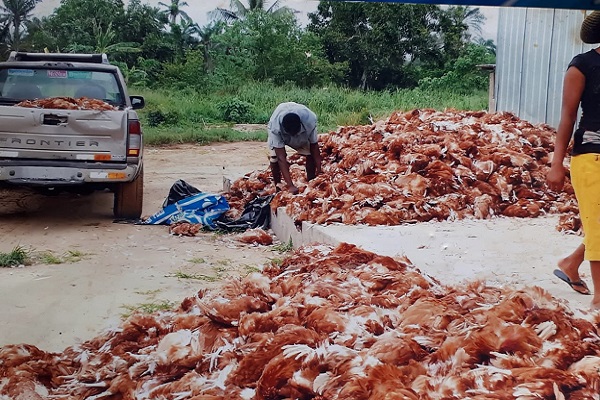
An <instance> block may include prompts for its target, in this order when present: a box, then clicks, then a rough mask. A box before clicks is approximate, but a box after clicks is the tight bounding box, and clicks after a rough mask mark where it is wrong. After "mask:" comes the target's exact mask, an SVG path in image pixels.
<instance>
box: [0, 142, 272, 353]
mask: <svg viewBox="0 0 600 400" xmlns="http://www.w3.org/2000/svg"><path fill="white" fill-rule="evenodd" d="M265 148H266V146H265V144H264V143H262V142H260V143H256V142H250V143H233V144H231V143H229V144H216V145H211V146H193V145H182V146H174V147H165V148H147V149H146V151H145V156H144V157H145V159H144V160H145V161H144V162H145V190H144V215H150V214H153V213H155V212H157V211H159V210H160V209H161V206H162V203H163V201H164V199H165V197H166V196H167V194H168V192H169V188H170V187H171V185H172V184H173V183H174V182H175V181H176V180H177V179H183V180H185V181H186V182H188V183H190V184H191V185H193V186H195V187H196V188H198V189H200V190H201V191H203V192H208V193H220V192H221V191H222V189H223V178H230V179H232V180H233V179H236V178H238V177H241V176H243V175H244V174H245V173H247V172H250V171H253V170H256V169H263V168H266V167H267V164H266V162H267V157H266V150H265ZM112 202H113V196H112V194H111V193H94V194H92V195H89V196H81V197H77V196H73V195H60V196H57V197H45V196H40V195H32V194H30V193H29V192H26V191H20V192H14V191H12V192H10V193H9V192H7V191H6V190H4V191H2V190H0V237H1V238H2V240H1V241H0V251H2V252H8V251H10V250H12V249H13V248H14V247H15V246H22V247H24V248H26V249H28V250H30V251H32V252H35V253H38V254H39V253H41V252H52V254H53V255H55V256H57V257H64V258H67V259H70V260H68V261H67V262H63V263H61V264H54V265H52V264H50V265H48V264H35V265H29V266H25V267H21V268H0V304H1V305H0V321H2V328H1V329H0V346H2V345H5V344H16V343H28V344H32V345H36V346H38V347H40V348H41V349H43V350H48V351H62V350H63V349H64V348H65V347H67V346H70V345H73V344H75V343H76V342H77V341H78V340H87V339H90V338H92V337H94V336H96V335H97V334H98V333H100V332H101V331H102V330H103V329H107V328H110V327H113V326H117V325H118V324H119V323H120V321H121V319H122V315H123V314H127V313H128V312H130V310H131V308H135V307H147V308H152V307H159V306H162V305H168V304H171V303H173V304H175V303H178V302H180V301H181V300H183V299H184V298H185V297H186V296H189V295H193V294H194V293H195V292H196V291H197V290H198V289H199V288H201V287H210V286H214V285H217V284H218V282H219V281H222V280H223V279H225V278H227V277H228V276H237V275H239V274H244V273H247V272H248V271H251V270H253V269H255V268H258V267H260V266H261V265H263V264H264V263H266V262H269V260H271V259H274V258H281V257H282V255H281V253H279V252H278V251H276V250H274V249H273V246H271V247H264V246H262V247H258V246H251V245H245V244H242V243H240V242H238V241H237V240H234V239H233V238H232V236H231V235H225V236H222V235H221V236H218V235H215V234H212V233H201V234H200V235H198V236H196V237H176V236H173V235H170V234H169V232H168V228H167V227H166V226H150V225H132V224H122V223H114V222H113V219H112ZM73 255H76V256H77V257H73ZM69 256H71V257H69ZM78 258H81V259H80V260H78ZM73 261H75V262H73Z"/></svg>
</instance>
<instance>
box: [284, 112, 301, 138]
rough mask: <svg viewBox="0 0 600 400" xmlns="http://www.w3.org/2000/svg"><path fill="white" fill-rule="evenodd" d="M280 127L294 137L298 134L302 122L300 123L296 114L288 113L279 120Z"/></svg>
mask: <svg viewBox="0 0 600 400" xmlns="http://www.w3.org/2000/svg"><path fill="white" fill-rule="evenodd" d="M281 126H282V127H283V130H284V131H285V132H286V133H289V134H291V135H295V134H296V133H298V132H300V128H301V127H302V122H301V121H300V117H299V116H298V114H294V113H288V114H285V115H284V116H283V119H282V120H281Z"/></svg>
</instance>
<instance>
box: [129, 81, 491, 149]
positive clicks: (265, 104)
mask: <svg viewBox="0 0 600 400" xmlns="http://www.w3.org/2000/svg"><path fill="white" fill-rule="evenodd" d="M136 94H141V95H143V96H144V97H145V99H146V108H144V109H143V110H140V112H139V115H140V118H141V120H142V123H143V125H144V134H145V142H146V143H147V144H149V145H165V144H171V143H199V144H207V143H213V142H226V141H229V142H239V141H266V137H267V136H266V129H264V130H257V131H251V132H240V131H238V130H235V129H233V125H234V122H226V121H224V115H223V112H222V111H221V110H220V109H219V104H222V103H224V102H226V101H231V100H233V99H238V100H239V101H243V102H247V103H250V104H251V105H252V109H251V114H250V115H248V116H247V119H248V120H247V121H243V122H247V123H252V124H266V123H267V122H268V120H269V117H270V115H271V113H272V111H273V110H274V109H275V107H276V106H277V105H278V104H279V103H281V102H284V101H296V102H299V103H303V104H306V105H307V106H308V107H309V108H311V109H312V110H313V111H314V112H315V113H316V114H317V116H318V119H319V131H320V132H329V131H332V130H335V129H337V127H338V126H354V125H365V124H370V123H371V121H377V120H380V119H383V118H386V117H388V116H389V115H390V114H391V113H392V112H394V111H407V110H412V109H415V108H433V109H436V110H443V109H447V108H454V109H457V110H483V109H487V106H488V93H487V92H486V91H477V92H474V93H472V94H471V95H460V94H457V93H453V92H448V91H423V90H420V89H410V90H409V89H403V90H396V91H382V92H373V91H360V90H351V89H346V88H341V87H335V86H331V87H325V88H311V89H301V88H297V87H293V86H285V87H282V86H276V85H274V84H271V83H268V82H248V84H246V85H241V86H240V87H236V88H235V89H230V90H221V91H219V92H214V93H198V92H195V91H193V90H190V89H187V90H172V89H169V90H167V89H161V90H151V89H143V88H136ZM156 113H160V114H161V115H163V116H165V118H166V120H165V121H163V122H162V123H161V124H158V125H156V126H152V125H153V124H152V123H151V121H154V120H153V119H152V118H151V116H152V114H156Z"/></svg>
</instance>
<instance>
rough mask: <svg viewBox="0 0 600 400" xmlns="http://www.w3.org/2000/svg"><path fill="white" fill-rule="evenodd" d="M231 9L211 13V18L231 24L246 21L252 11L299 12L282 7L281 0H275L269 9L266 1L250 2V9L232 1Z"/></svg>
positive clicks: (218, 9) (249, 0) (238, 1)
mask: <svg viewBox="0 0 600 400" xmlns="http://www.w3.org/2000/svg"><path fill="white" fill-rule="evenodd" d="M229 8H230V9H229V10H228V9H225V8H217V9H216V10H214V11H212V12H211V17H212V18H214V19H217V20H224V21H226V22H231V21H234V20H240V19H244V18H245V17H246V16H247V15H248V14H249V13H251V12H252V11H258V10H262V11H265V12H267V13H273V14H284V13H296V12H297V11H295V10H293V9H291V8H289V7H286V6H283V7H280V0H275V1H274V2H273V4H271V6H270V7H267V2H266V1H264V0H248V7H246V6H245V5H244V4H243V3H242V2H241V1H240V0H230V2H229Z"/></svg>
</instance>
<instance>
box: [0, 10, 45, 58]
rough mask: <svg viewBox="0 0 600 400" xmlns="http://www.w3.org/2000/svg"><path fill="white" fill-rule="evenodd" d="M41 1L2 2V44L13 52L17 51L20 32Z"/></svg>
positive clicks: (0, 16)
mask: <svg viewBox="0 0 600 400" xmlns="http://www.w3.org/2000/svg"><path fill="white" fill-rule="evenodd" d="M40 1H41V0H2V5H0V24H2V26H3V32H2V36H3V38H4V40H3V42H4V43H5V44H8V47H9V48H11V49H14V50H19V44H20V42H21V39H22V37H21V36H22V34H23V32H22V30H21V28H23V27H24V25H25V23H26V22H27V21H29V19H30V18H31V16H32V12H33V10H34V9H35V6H36V5H37V4H38V3H39V2H40Z"/></svg>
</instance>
